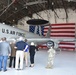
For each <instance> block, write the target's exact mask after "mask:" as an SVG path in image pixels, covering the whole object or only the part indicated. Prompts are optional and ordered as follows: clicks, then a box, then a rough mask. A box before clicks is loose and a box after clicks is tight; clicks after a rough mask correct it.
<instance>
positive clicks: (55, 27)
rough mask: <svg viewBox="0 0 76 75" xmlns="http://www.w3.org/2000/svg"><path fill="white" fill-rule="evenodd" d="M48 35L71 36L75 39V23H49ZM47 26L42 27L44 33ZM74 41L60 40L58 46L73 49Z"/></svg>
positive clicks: (56, 36) (53, 36) (57, 36)
mask: <svg viewBox="0 0 76 75" xmlns="http://www.w3.org/2000/svg"><path fill="white" fill-rule="evenodd" d="M50 26H51V29H50V37H52V38H56V39H57V38H64V39H65V38H71V39H75V36H76V35H75V32H76V30H75V23H61V24H51V25H50ZM48 28H49V26H46V27H44V35H45V36H46V33H47V31H48ZM75 45H76V42H60V43H59V48H62V49H65V50H66V49H67V50H75Z"/></svg>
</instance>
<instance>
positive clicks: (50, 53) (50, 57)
mask: <svg viewBox="0 0 76 75" xmlns="http://www.w3.org/2000/svg"><path fill="white" fill-rule="evenodd" d="M55 53H56V52H55V50H54V48H53V47H50V49H49V50H48V64H47V66H46V68H48V69H50V68H53V60H54V56H55Z"/></svg>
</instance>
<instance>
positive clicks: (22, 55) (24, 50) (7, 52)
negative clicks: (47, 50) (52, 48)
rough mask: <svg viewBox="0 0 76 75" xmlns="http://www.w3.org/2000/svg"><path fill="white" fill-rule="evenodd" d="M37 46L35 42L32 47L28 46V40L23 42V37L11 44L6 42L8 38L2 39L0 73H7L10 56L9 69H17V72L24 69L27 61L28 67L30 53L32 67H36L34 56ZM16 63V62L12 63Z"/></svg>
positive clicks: (0, 43) (0, 45)
mask: <svg viewBox="0 0 76 75" xmlns="http://www.w3.org/2000/svg"><path fill="white" fill-rule="evenodd" d="M36 49H37V48H36V46H35V44H34V42H31V44H30V45H28V44H27V40H26V39H25V40H23V37H20V38H19V39H18V42H16V40H13V41H12V42H11V43H8V42H7V41H6V37H3V38H1V42H0V71H2V68H3V71H4V72H5V71H7V60H8V56H9V67H10V68H11V67H12V64H13V68H15V69H16V70H22V69H23V66H24V64H23V62H24V61H25V65H26V67H27V66H28V52H29V55H30V67H34V56H35V50H36ZM12 61H14V62H12Z"/></svg>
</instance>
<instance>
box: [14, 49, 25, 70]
mask: <svg viewBox="0 0 76 75" xmlns="http://www.w3.org/2000/svg"><path fill="white" fill-rule="evenodd" d="M23 58H24V52H23V51H20V50H17V51H16V63H15V69H18V66H19V59H20V69H23Z"/></svg>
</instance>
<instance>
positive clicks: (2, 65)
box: [0, 56, 8, 71]
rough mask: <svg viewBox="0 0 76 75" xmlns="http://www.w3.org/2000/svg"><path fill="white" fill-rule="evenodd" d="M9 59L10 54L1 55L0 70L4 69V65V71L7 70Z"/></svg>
mask: <svg viewBox="0 0 76 75" xmlns="http://www.w3.org/2000/svg"><path fill="white" fill-rule="evenodd" d="M7 60H8V56H0V70H2V67H3V70H4V71H5V70H7V69H6V67H7ZM2 63H3V64H2Z"/></svg>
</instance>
